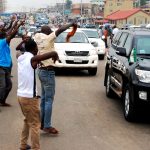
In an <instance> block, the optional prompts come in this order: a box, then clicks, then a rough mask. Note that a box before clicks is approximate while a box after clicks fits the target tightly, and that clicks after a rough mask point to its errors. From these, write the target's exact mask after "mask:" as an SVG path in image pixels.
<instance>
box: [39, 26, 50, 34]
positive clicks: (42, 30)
mask: <svg viewBox="0 0 150 150" xmlns="http://www.w3.org/2000/svg"><path fill="white" fill-rule="evenodd" d="M41 33H44V34H47V35H49V34H51V33H52V30H51V28H50V27H49V26H42V27H41Z"/></svg>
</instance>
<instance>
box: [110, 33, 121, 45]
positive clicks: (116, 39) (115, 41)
mask: <svg viewBox="0 0 150 150" xmlns="http://www.w3.org/2000/svg"><path fill="white" fill-rule="evenodd" d="M121 33H122V32H118V33H117V35H116V36H115V37H114V38H113V41H112V44H113V45H116V44H117V42H118V40H119V38H120V36H121Z"/></svg>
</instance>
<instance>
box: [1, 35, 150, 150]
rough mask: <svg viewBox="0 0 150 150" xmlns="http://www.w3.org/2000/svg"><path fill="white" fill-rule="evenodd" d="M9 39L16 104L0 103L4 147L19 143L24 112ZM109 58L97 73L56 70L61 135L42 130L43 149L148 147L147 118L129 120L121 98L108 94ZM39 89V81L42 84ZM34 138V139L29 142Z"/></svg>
mask: <svg viewBox="0 0 150 150" xmlns="http://www.w3.org/2000/svg"><path fill="white" fill-rule="evenodd" d="M19 42H20V39H19V38H16V39H13V40H12V41H11V48H12V56H13V70H12V75H13V77H12V80H13V88H12V91H11V93H10V95H9V97H8V99H7V102H8V103H10V104H12V107H0V150H17V149H19V142H20V134H21V130H22V125H23V115H22V113H21V110H20V107H19V104H18V102H17V98H16V91H17V66H16V65H17V60H16V58H15V47H16V45H17V44H18V43H19ZM104 66H105V60H99V66H98V72H97V75H96V76H89V74H88V72H86V71H79V72H77V71H76V72H73V71H70V72H69V71H67V72H66V73H64V72H60V73H58V74H56V94H55V101H54V105H53V117H52V120H53V126H54V127H56V128H57V129H58V130H59V132H60V133H59V135H58V136H52V135H48V134H46V133H44V132H42V131H41V150H149V149H150V142H149V141H150V126H149V122H148V121H141V122H140V121H139V122H136V123H129V122H127V121H125V119H124V116H123V112H122V106H121V101H120V100H119V99H118V98H115V99H109V98H107V97H106V94H105V87H104V85H103V79H104V72H105V70H104ZM38 89H39V93H40V84H38ZM29 144H30V142H29Z"/></svg>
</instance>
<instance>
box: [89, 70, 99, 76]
mask: <svg viewBox="0 0 150 150" xmlns="http://www.w3.org/2000/svg"><path fill="white" fill-rule="evenodd" d="M88 72H89V75H91V76H95V75H96V73H97V68H90V69H88Z"/></svg>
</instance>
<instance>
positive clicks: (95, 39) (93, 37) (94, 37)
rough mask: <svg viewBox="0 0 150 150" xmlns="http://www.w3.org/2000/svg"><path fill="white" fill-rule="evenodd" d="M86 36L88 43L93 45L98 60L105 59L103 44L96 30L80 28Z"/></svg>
mask: <svg viewBox="0 0 150 150" xmlns="http://www.w3.org/2000/svg"><path fill="white" fill-rule="evenodd" d="M80 30H82V31H83V32H84V33H85V34H86V35H87V36H88V39H89V41H90V42H91V43H92V44H93V45H94V47H95V48H96V51H97V53H98V56H99V59H104V57H105V53H106V51H105V43H104V41H103V40H102V39H101V38H100V36H99V33H98V30H97V29H87V28H80Z"/></svg>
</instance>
